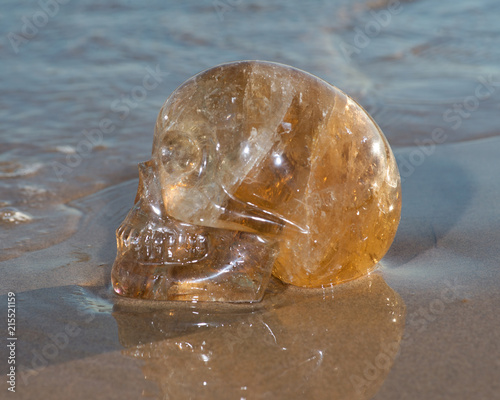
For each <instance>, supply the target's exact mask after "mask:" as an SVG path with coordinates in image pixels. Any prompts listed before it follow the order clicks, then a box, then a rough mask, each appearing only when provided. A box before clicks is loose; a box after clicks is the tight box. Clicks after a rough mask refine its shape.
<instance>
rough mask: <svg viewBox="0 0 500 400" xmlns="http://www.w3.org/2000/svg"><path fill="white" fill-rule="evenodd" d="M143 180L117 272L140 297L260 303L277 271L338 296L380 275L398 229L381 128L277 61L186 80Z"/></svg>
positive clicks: (124, 289) (168, 109)
mask: <svg viewBox="0 0 500 400" xmlns="http://www.w3.org/2000/svg"><path fill="white" fill-rule="evenodd" d="M139 171H140V180H139V189H138V192H137V196H136V202H135V205H134V207H133V208H132V210H131V211H130V213H129V214H128V215H127V217H126V219H125V221H124V222H123V223H122V224H121V226H120V227H119V228H118V230H117V242H118V252H117V257H116V260H115V263H114V265H113V270H112V283H113V287H114V290H115V292H116V293H118V294H121V295H125V296H130V297H139V298H149V299H158V300H190V301H230V302H251V301H259V300H260V299H261V298H262V296H263V294H264V292H265V289H266V287H267V285H268V283H269V280H270V278H271V274H273V275H274V276H275V277H276V278H279V279H280V280H282V281H283V282H285V283H289V284H293V285H297V286H303V287H322V286H330V285H334V284H337V283H340V282H343V281H347V280H351V279H354V278H357V277H359V276H362V275H364V274H366V273H368V272H369V271H370V270H372V269H373V268H374V266H375V264H376V263H377V262H378V261H379V260H380V259H381V258H382V257H383V256H384V254H385V253H386V252H387V250H388V248H389V246H390V245H391V243H392V241H393V239H394V236H395V234H396V230H397V226H398V223H399V219H400V213H401V188H400V177H399V172H398V169H397V165H396V162H395V159H394V156H393V154H392V151H391V149H390V147H389V144H388V143H387V141H386V139H385V137H384V135H383V133H382V132H381V130H380V129H379V127H378V126H377V125H376V123H375V122H374V121H373V120H372V119H371V117H370V116H369V115H368V114H367V113H366V112H365V111H364V110H363V109H362V108H361V106H359V105H358V104H357V103H356V102H355V101H354V100H352V99H351V98H350V97H348V96H347V95H346V94H344V93H343V92H342V91H340V90H339V89H337V88H335V87H333V86H331V85H330V84H328V83H326V82H325V81H322V80H321V79H319V78H316V77H314V76H312V75H310V74H308V73H306V72H303V71H300V70H298V69H295V68H292V67H288V66H285V65H281V64H276V63H270V62H260V61H242V62H235V63H230V64H224V65H220V66H217V67H215V68H212V69H210V70H207V71H204V72H202V73H200V74H198V75H196V76H194V77H192V78H191V79H189V80H188V81H186V82H185V83H184V84H183V85H181V86H180V87H179V88H178V89H177V90H175V91H174V92H173V93H172V95H171V96H170V97H169V98H168V99H167V101H166V103H165V104H164V105H163V107H162V108H161V111H160V114H159V116H158V119H157V122H156V128H155V136H154V142H153V152H152V158H151V160H150V161H147V162H145V163H142V164H140V165H139Z"/></svg>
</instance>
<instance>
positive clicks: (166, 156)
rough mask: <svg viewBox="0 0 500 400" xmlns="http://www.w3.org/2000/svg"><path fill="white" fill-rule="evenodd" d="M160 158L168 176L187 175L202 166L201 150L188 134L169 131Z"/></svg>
mask: <svg viewBox="0 0 500 400" xmlns="http://www.w3.org/2000/svg"><path fill="white" fill-rule="evenodd" d="M160 157H161V163H162V165H163V167H164V168H165V171H166V172H167V173H168V174H170V175H174V176H179V175H185V174H188V173H190V172H192V171H193V170H195V169H196V168H197V167H198V166H199V165H200V161H201V149H200V148H199V146H198V145H197V143H196V140H194V139H193V138H191V137H189V136H188V135H187V134H186V133H184V132H180V131H169V132H168V133H167V134H166V135H165V138H164V139H163V142H162V145H161V152H160Z"/></svg>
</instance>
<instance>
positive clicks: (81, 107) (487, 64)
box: [0, 0, 500, 259]
mask: <svg viewBox="0 0 500 400" xmlns="http://www.w3.org/2000/svg"><path fill="white" fill-rule="evenodd" d="M44 4H45V3H44ZM499 8H500V4H498V2H496V1H494V0H481V1H472V0H471V1H461V2H452V1H451V0H449V1H445V2H440V3H439V4H436V3H435V2H432V1H414V2H401V3H398V2H396V3H387V2H385V1H356V2H348V1H346V0H338V1H335V2H329V1H314V2H307V3H300V4H298V3H294V2H285V1H273V2H263V1H228V0H227V1H226V0H223V1H220V2H209V1H206V2H194V1H192V2H182V4H181V3H175V2H170V4H165V2H159V1H156V2H152V3H151V2H150V3H148V6H147V7H143V6H138V5H134V4H132V3H131V2H128V1H113V2H111V3H106V5H101V4H100V3H98V2H86V3H85V4H79V3H75V2H68V3H67V4H61V5H59V6H57V9H56V8H54V10H55V11H54V10H53V11H51V12H50V13H51V14H54V15H53V16H50V15H49V14H47V12H46V11H43V9H42V8H41V6H40V4H38V3H35V2H32V3H19V2H18V1H14V0H13V1H6V2H4V3H3V6H2V12H3V18H2V24H1V28H0V31H1V37H2V38H3V41H2V43H1V47H0V50H1V52H2V63H1V66H0V70H1V71H2V74H1V77H0V91H1V93H2V96H1V99H0V120H1V126H0V132H1V135H2V136H1V141H0V224H1V226H2V228H3V229H2V233H1V241H0V259H9V258H12V257H15V256H17V255H19V254H21V253H22V252H23V251H27V250H30V249H32V250H35V249H39V248H41V247H44V246H47V245H51V244H54V243H56V242H59V241H60V240H63V238H64V237H67V236H68V235H71V234H72V233H73V232H74V229H75V223H76V221H77V220H78V218H79V217H80V216H79V215H78V213H77V212H76V211H75V210H73V209H69V208H67V207H66V206H63V204H65V203H67V202H68V201H70V200H73V199H76V198H79V197H82V196H85V195H88V194H91V193H94V192H96V191H97V190H99V189H101V188H104V187H107V186H109V185H112V184H116V183H119V182H122V181H124V180H127V179H130V178H133V177H135V176H137V167H136V165H137V163H138V162H140V161H143V160H146V159H148V158H149V157H148V156H149V153H150V148H151V143H152V135H153V127H154V121H155V118H156V114H157V112H158V110H159V108H160V106H161V105H162V103H163V102H164V100H165V99H166V98H167V96H168V95H169V93H170V92H171V91H172V90H173V89H174V88H175V87H176V86H177V85H179V84H180V83H181V82H182V81H184V80H185V79H187V78H188V77H190V76H191V75H193V74H195V73H197V72H199V71H200V70H203V69H205V68H208V67H211V66H213V65H216V64H218V63H221V62H225V61H229V60H237V59H252V58H253V59H266V60H272V61H278V62H282V63H285V64H290V65H293V66H295V67H298V68H302V69H304V70H306V71H309V72H311V73H313V74H316V75H318V76H319V77H321V78H323V79H325V80H327V81H328V82H330V83H332V84H334V85H336V86H338V87H340V88H341V89H343V90H345V91H346V92H347V93H349V94H350V95H352V96H353V97H355V98H356V99H357V100H359V102H360V103H361V104H362V105H363V106H365V107H366V108H367V110H368V111H369V112H371V113H372V115H373V116H374V118H375V119H376V121H377V122H378V123H379V125H380V126H381V127H382V129H383V130H384V132H385V133H386V135H387V137H388V139H389V141H390V142H391V144H392V145H393V146H405V145H415V144H417V143H418V141H427V142H428V141H429V140H431V141H432V140H433V136H432V132H433V131H434V130H435V129H442V130H443V131H444V134H445V135H446V142H456V141H462V140H471V139H475V138H481V137H486V136H494V135H497V133H498V132H497V126H496V125H497V124H496V118H494V116H495V115H496V113H497V112H498V103H499V101H500V100H499V98H500V95H499V93H498V87H499V86H500V83H499V82H500V78H499V77H498V70H499V67H498V65H499V61H500V50H499V48H498V46H497V45H496V43H497V41H498V38H499V35H500V28H499V26H498V24H497V23H496V22H497V18H496V15H497V14H496V11H498V10H499ZM43 13H45V14H43ZM42 14H43V15H46V16H47V20H46V21H45V20H44V19H43V15H42ZM37 15H38V16H37ZM40 15H42V17H40ZM23 16H25V17H26V18H27V19H22V17H23ZM33 18H35V22H37V23H38V25H40V26H39V27H37V26H36V25H31V24H33ZM37 18H38V19H37ZM26 21H28V22H26ZM44 22H45V23H44ZM30 26H32V31H30V30H29V27H30ZM26 33H28V34H32V35H33V37H32V38H31V39H29V40H28V39H20V36H19V35H21V34H24V35H25V36H26V37H27V36H30V35H26ZM16 35H17V36H16ZM482 82H483V83H482ZM487 82H490V83H487ZM146 87H147V89H146ZM478 88H479V89H478ZM476 91H478V92H477V93H479V94H480V96H479V98H478V97H477V93H476ZM483 97H484V98H483ZM455 104H457V105H456V106H454V105H455ZM99 127H100V128H99ZM427 142H425V143H427ZM5 207H13V208H14V212H18V213H20V214H19V215H21V214H23V215H27V216H29V218H28V219H27V220H23V219H16V218H13V219H12V218H5V217H3V215H4V214H5V212H9V211H12V210H10V209H7V210H5V209H4V208H5ZM45 222H47V223H45ZM42 226H43V227H42Z"/></svg>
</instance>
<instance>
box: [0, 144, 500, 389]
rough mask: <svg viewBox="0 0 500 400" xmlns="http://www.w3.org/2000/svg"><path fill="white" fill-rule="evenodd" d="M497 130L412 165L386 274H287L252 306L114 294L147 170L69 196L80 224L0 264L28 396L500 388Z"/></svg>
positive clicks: (19, 385) (400, 153)
mask: <svg viewBox="0 0 500 400" xmlns="http://www.w3.org/2000/svg"><path fill="white" fill-rule="evenodd" d="M499 145H500V140H499V139H497V138H493V139H483V140H477V141H469V142H465V143H459V144H451V145H443V146H439V147H437V148H436V149H435V153H434V154H432V155H431V156H429V157H428V158H427V159H426V160H425V162H424V163H423V164H422V165H421V166H420V167H419V168H418V169H416V170H415V172H414V173H413V174H412V175H411V176H410V177H408V178H407V179H406V181H405V183H404V186H403V188H404V192H403V195H404V205H405V207H404V212H403V217H402V221H401V226H400V230H399V232H398V234H397V236H396V240H395V242H394V245H393V247H392V248H391V251H390V252H389V254H388V255H387V256H386V257H385V258H384V260H383V261H382V263H381V266H380V267H379V269H378V270H377V272H376V273H372V274H371V275H370V276H368V277H366V278H363V279H360V280H357V281H353V282H350V283H347V284H344V285H340V286H337V287H334V288H333V289H328V290H300V289H296V288H291V287H285V286H283V285H275V286H273V287H272V288H271V290H270V292H269V293H267V294H266V297H265V299H264V301H263V302H262V303H259V304H255V305H210V304H208V305H207V304H202V303H200V304H191V303H176V302H165V303H164V302H148V301H134V300H130V299H125V298H120V297H118V296H116V295H114V294H113V293H112V292H111V291H110V289H109V273H110V267H111V264H112V262H113V259H114V253H115V249H114V237H113V230H114V228H115V227H116V225H117V224H118V223H119V221H120V220H121V219H122V217H123V215H124V213H125V212H126V211H127V210H128V207H129V206H130V204H131V202H132V199H133V195H134V193H135V188H136V185H137V181H136V180H132V181H129V182H125V183H123V184H120V185H117V186H114V187H111V188H109V189H106V190H104V191H101V192H98V193H96V194H95V195H92V196H89V197H86V198H83V199H81V200H78V201H75V202H73V203H71V206H72V207H75V208H76V209H79V210H81V212H82V213H83V214H85V215H86V217H85V219H84V220H83V221H82V223H81V225H80V227H79V228H78V231H77V233H76V234H75V235H73V236H72V237H71V238H69V239H68V240H67V241H64V242H62V243H60V244H58V245H56V246H52V247H49V248H47V249H44V250H39V251H35V252H31V253H26V254H25V255H23V256H21V257H19V258H17V259H15V262H12V261H6V262H3V263H1V264H0V268H1V275H2V277H3V280H2V293H1V294H2V297H3V298H4V300H3V302H4V303H5V302H6V296H7V292H8V291H9V290H12V291H14V292H15V293H16V298H17V307H18V314H17V329H18V336H19V342H18V344H19V345H18V350H17V360H16V361H17V365H18V368H19V370H18V375H17V379H18V380H17V388H16V389H17V390H16V397H19V398H23V399H24V398H26V399H28V398H33V396H35V394H36V395H37V396H40V397H45V396H46V397H48V398H69V397H71V398H77V399H84V398H89V397H92V398H141V396H143V397H147V396H149V395H151V396H153V398H155V396H156V398H200V397H203V398H240V397H243V398H303V396H304V395H305V396H308V398H325V399H326V398H345V399H352V398H359V399H369V398H371V397H372V396H373V395H375V393H377V392H378V393H377V394H376V396H375V398H380V399H402V398H411V399H413V398H415V399H416V398H435V397H436V396H438V395H439V398H443V399H447V398H450V399H451V398H453V399H469V398H485V399H486V398H488V399H494V398H498V393H499V391H498V387H497V385H498V380H497V377H498V376H499V372H500V359H499V352H498V343H500V341H499V339H500V336H499V335H500V334H499V332H500V329H499V328H500V326H499V325H500V323H499V320H498V318H495V315H496V314H495V313H496V310H497V309H498V307H499V306H500V296H499V289H498V284H497V282H498V278H499V276H498V275H499V269H498V250H497V243H498V240H499V236H500V233H499V230H498V222H497V221H498V217H499V213H500V210H499V208H498V205H497V203H496V199H497V198H498V196H499V195H500V182H499V181H498V179H497V173H496V171H497V169H496V168H495V166H498V161H497V160H498V159H497V150H498V148H499ZM412 151H414V149H412V148H405V149H401V150H399V151H398V156H401V157H406V156H408V155H409V154H410V153H411V152H412ZM68 332H69V333H68ZM70 333H71V334H70ZM5 358H6V354H5V349H2V359H5ZM0 387H1V389H0V390H6V384H5V382H3V383H2V384H1V386H0ZM55 388H57V390H54V389H55ZM243 388H246V389H243ZM169 396H171V397H169ZM238 396H240V397H238ZM332 396H333V397H332Z"/></svg>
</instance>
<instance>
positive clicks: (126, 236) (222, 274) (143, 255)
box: [111, 163, 277, 302]
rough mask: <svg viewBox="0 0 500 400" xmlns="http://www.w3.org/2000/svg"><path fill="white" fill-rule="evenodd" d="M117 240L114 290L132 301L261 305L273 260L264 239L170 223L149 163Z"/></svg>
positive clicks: (272, 250)
mask: <svg viewBox="0 0 500 400" xmlns="http://www.w3.org/2000/svg"><path fill="white" fill-rule="evenodd" d="M116 236H117V247H118V250H117V257H116V260H115V263H114V265H113V270H112V274H111V279H112V283H113V289H114V291H115V292H116V293H117V294H119V295H122V296H128V297H134V298H145V299H154V300H184V301H220V302H256V301H260V300H261V299H262V297H263V295H264V292H265V290H266V287H267V285H268V283H269V279H270V277H271V271H272V267H273V264H274V261H275V258H276V255H277V245H276V244H275V243H274V242H273V239H270V238H268V237H263V236H261V235H257V234H254V233H248V232H239V231H234V230H225V229H217V228H208V227H202V226H197V225H192V224H187V223H183V222H180V221H178V220H175V219H173V218H171V217H169V216H168V215H167V214H166V213H165V211H164V207H163V202H162V200H161V194H160V188H159V185H158V181H157V177H156V175H155V173H154V171H153V169H152V167H151V164H150V163H144V164H140V182H139V189H138V193H137V198H136V203H135V205H134V207H133V208H132V210H131V211H130V213H129V214H128V215H127V217H126V219H125V221H123V223H122V224H121V226H120V227H119V228H118V230H117V233H116Z"/></svg>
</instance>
